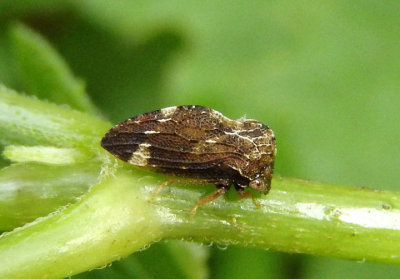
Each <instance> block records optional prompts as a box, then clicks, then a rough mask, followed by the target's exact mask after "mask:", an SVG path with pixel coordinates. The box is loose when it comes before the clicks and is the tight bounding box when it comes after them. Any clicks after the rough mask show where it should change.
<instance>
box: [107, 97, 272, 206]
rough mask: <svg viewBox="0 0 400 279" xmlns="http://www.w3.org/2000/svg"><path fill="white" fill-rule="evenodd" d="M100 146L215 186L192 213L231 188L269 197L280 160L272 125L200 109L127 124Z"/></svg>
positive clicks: (135, 161) (176, 109) (187, 108)
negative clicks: (275, 163) (251, 190)
mask: <svg viewBox="0 0 400 279" xmlns="http://www.w3.org/2000/svg"><path fill="white" fill-rule="evenodd" d="M101 146H102V147H103V148H105V149H106V150H107V151H109V152H110V153H111V154H113V155H114V156H116V157H118V158H119V159H121V160H123V161H126V162H128V163H130V164H132V165H135V166H138V167H143V168H148V169H151V170H153V171H156V172H161V173H167V174H172V175H175V176H178V177H179V176H180V177H186V178H192V179H195V182H194V183H196V184H215V186H216V187H217V190H216V191H215V192H214V193H213V194H211V195H209V196H207V197H204V198H202V199H200V200H199V201H198V202H197V204H196V205H195V207H194V208H193V210H192V214H194V212H195V210H196V209H197V207H198V206H200V205H202V204H205V203H207V202H209V201H212V200H214V199H216V198H218V197H219V196H220V195H223V194H224V193H226V191H227V190H228V189H229V188H230V187H231V186H232V185H233V186H234V187H235V189H236V190H237V192H238V194H239V196H246V194H245V193H243V190H244V189H245V188H247V187H249V188H251V189H253V190H256V191H259V192H263V193H264V194H267V193H268V192H269V190H270V188H271V178H272V173H273V168H274V159H275V155H276V142H275V136H274V133H273V131H272V130H271V129H270V128H269V127H268V126H266V125H264V124H262V123H260V122H258V121H256V120H251V119H242V118H241V119H238V120H231V119H229V118H227V117H225V116H224V115H222V114H221V113H220V112H218V111H215V110H213V109H210V108H208V107H203V106H196V105H189V106H176V107H168V108H164V109H160V110H156V111H152V112H148V113H145V114H140V115H137V116H135V117H133V118H130V119H128V120H125V121H124V122H121V123H120V124H118V125H116V126H114V127H113V128H112V129H111V130H110V131H109V132H108V133H107V134H106V135H105V136H104V137H103V139H102V141H101ZM196 181H197V182H198V183H197V182H196ZM192 183H193V182H192ZM165 185H166V184H165ZM247 194H248V193H247Z"/></svg>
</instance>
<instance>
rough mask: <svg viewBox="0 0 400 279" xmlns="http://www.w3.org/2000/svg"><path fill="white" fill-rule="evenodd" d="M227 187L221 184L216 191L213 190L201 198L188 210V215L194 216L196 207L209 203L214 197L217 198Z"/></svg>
mask: <svg viewBox="0 0 400 279" xmlns="http://www.w3.org/2000/svg"><path fill="white" fill-rule="evenodd" d="M228 189H229V187H226V186H223V187H221V188H218V189H217V191H215V192H213V193H212V194H210V195H208V196H205V197H204V198H201V199H200V200H199V201H198V202H196V204H195V205H194V206H193V208H192V210H190V216H192V217H193V216H194V215H195V214H196V210H197V208H199V206H202V205H204V204H206V203H209V202H211V201H213V200H215V199H217V198H218V197H219V196H222V195H223V194H225V193H226V192H227V191H228Z"/></svg>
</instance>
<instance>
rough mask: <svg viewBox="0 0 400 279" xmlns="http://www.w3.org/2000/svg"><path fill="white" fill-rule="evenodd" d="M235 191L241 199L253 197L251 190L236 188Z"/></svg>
mask: <svg viewBox="0 0 400 279" xmlns="http://www.w3.org/2000/svg"><path fill="white" fill-rule="evenodd" d="M236 193H237V195H238V196H239V198H241V199H248V198H253V194H252V193H251V192H245V191H244V190H243V188H236Z"/></svg>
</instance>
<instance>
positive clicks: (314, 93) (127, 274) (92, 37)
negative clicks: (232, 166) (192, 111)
mask: <svg viewBox="0 0 400 279" xmlns="http://www.w3.org/2000/svg"><path fill="white" fill-rule="evenodd" d="M49 2H50V1H44V0H37V1H28V0H16V1H1V2H0V82H1V83H4V84H5V85H7V86H9V87H11V88H14V89H17V90H19V91H29V88H27V86H26V84H24V82H23V78H22V77H21V74H20V71H19V69H18V64H17V63H16V59H15V56H13V55H14V51H13V45H12V43H11V42H10V38H9V32H8V28H9V25H10V23H13V22H15V21H22V22H24V23H25V24H27V25H28V26H30V27H31V28H32V29H34V30H36V31H37V32H40V33H41V34H42V35H43V36H44V37H45V38H46V39H48V40H49V41H50V42H51V43H52V44H53V46H55V48H56V49H57V50H58V51H59V52H60V54H61V55H62V56H63V57H64V58H65V60H66V61H67V63H68V64H69V65H70V67H71V68H72V70H73V71H74V73H75V74H76V75H78V76H79V77H80V78H81V79H82V80H83V81H84V82H85V83H86V88H87V91H88V93H89V94H90V96H91V98H92V100H93V102H94V103H95V104H96V105H97V106H98V107H99V108H100V109H101V111H102V112H103V113H104V115H105V116H106V117H107V118H108V119H110V120H111V121H112V122H113V123H117V122H119V121H122V120H124V119H126V118H128V117H131V116H134V115H136V114H139V113H143V112H147V111H151V110H155V109H158V108H161V107H166V106H175V105H182V104H200V105H206V106H210V107H212V108H215V109H217V110H219V111H221V112H223V113H224V114H225V115H226V116H228V117H231V118H239V117H241V116H243V115H246V117H248V118H255V119H257V120H259V121H261V122H264V123H265V124H268V125H270V126H271V128H272V129H273V130H274V131H275V133H276V137H277V144H278V156H277V159H276V173H277V174H279V175H282V176H291V177H298V178H303V179H312V180H319V181H324V182H332V183H338V184H343V185H354V186H365V187H373V188H378V189H387V190H398V189H399V183H398V180H399V179H398V177H399V165H400V148H399V142H400V141H399V139H400V129H399V123H400V59H399V58H400V28H399V26H400V17H399V11H400V2H398V1H384V2H383V1H357V0H356V1H343V0H342V1H334V2H328V1H326V2H324V1H323V2H314V1H288V2H281V1H261V0H260V1H256V0H254V1H240V0H236V1H225V0H221V1H208V0H205V1H154V0H151V1H123V0H114V1H105V0H85V1H73V0H70V1H51V3H49ZM272 187H273V185H272ZM187 245H189V246H187ZM192 245H193V244H183V243H180V242H176V241H172V242H165V243H158V244H155V245H153V246H151V247H150V248H149V249H147V250H144V251H142V252H138V253H136V254H134V255H132V256H130V257H129V258H127V259H125V260H122V261H120V262H117V263H114V264H113V265H112V266H111V267H107V268H104V269H101V270H95V271H92V272H88V273H85V274H82V275H78V276H76V277H74V278H82V279H83V278H206V277H207V276H208V277H209V278H231V279H234V278H307V279H308V278H398V276H399V274H400V267H397V266H388V265H383V264H375V263H357V262H351V261H343V260H336V259H328V258H317V257H311V256H303V255H287V254H282V253H278V252H270V251H262V250H257V249H247V248H239V247H218V246H216V245H211V246H210V247H209V248H208V247H207V248H204V249H196V247H192ZM180 246H182V247H183V246H185V247H184V249H181V248H182V247H180ZM188 247H189V249H188ZM190 247H192V248H193V250H190ZM182 251H186V252H187V253H190V251H192V252H193V254H194V257H193V255H192V257H191V258H190V257H189V258H190V259H194V258H195V257H198V260H197V261H196V262H194V261H192V260H190V261H189V260H188V258H185V255H184V253H183V252H182ZM200 251H201V253H203V254H201V255H198V253H199V252H200ZM193 269H195V270H199V271H198V272H197V273H196V274H195V275H196V276H194V277H193V274H191V272H190V270H193ZM188 270H189V271H188Z"/></svg>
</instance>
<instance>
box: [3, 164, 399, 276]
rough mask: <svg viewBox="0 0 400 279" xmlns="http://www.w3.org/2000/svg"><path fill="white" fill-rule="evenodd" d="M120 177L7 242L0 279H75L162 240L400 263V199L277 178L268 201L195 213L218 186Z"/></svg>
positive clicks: (223, 201)
mask: <svg viewBox="0 0 400 279" xmlns="http://www.w3.org/2000/svg"><path fill="white" fill-rule="evenodd" d="M160 182H161V180H158V179H155V178H154V177H153V176H144V174H143V173H142V172H131V171H128V172H127V171H125V170H124V169H120V171H119V172H118V174H117V175H116V177H110V178H109V179H107V180H105V181H104V182H103V183H101V184H100V185H98V186H96V187H95V188H94V189H93V190H92V191H91V192H89V193H88V194H87V195H86V196H84V197H83V199H82V200H81V201H80V202H78V203H76V204H74V205H72V206H70V207H69V208H67V209H66V210H64V211H62V212H58V213H57V214H55V215H52V216H50V217H47V218H45V219H42V220H40V221H38V222H34V223H33V224H31V225H29V226H26V227H23V228H21V229H18V230H15V231H13V232H10V233H7V234H5V235H3V236H2V238H1V241H0V257H1V258H2V259H3V260H2V261H1V262H0V277H1V278H6V277H12V278H26V277H27V276H28V277H30V278H40V277H45V276H50V277H53V278H57V277H62V276H68V275H72V274H76V273H79V272H81V271H84V270H88V269H92V268H94V267H96V266H102V265H105V264H107V263H109V262H111V261H113V260H116V259H118V258H120V257H124V256H126V255H128V254H130V253H132V252H134V251H137V250H138V249H141V248H143V247H145V246H147V245H149V244H151V243H152V242H154V241H157V240H159V239H182V238H185V239H189V240H190V239H192V240H195V241H198V242H216V243H221V244H235V245H242V246H254V247H260V248H265V249H274V250H279V251H287V252H295V253H297V252H299V253H308V254H314V255H327V256H333V257H341V258H347V259H355V260H367V261H379V262H385V263H400V257H399V255H400V252H399V251H400V245H399V244H397V243H400V223H399V220H400V211H399V209H398V208H399V207H400V202H399V200H400V194H398V193H393V192H382V191H374V190H369V189H361V188H350V187H343V186H335V185H331V184H324V183H316V182H309V181H302V180H294V179H283V178H276V179H274V180H273V184H272V185H273V189H272V190H271V192H270V194H268V195H267V196H263V195H261V196H259V197H257V199H256V200H255V201H252V200H251V199H244V200H240V199H238V198H237V197H236V194H235V193H234V190H231V191H230V193H228V194H227V195H226V196H224V197H221V198H219V199H217V200H216V201H214V202H212V203H209V204H207V205H205V206H203V207H201V208H199V209H198V211H197V214H196V215H195V216H194V217H190V215H189V212H190V209H191V208H192V206H193V205H194V203H195V202H196V201H197V200H198V199H199V198H200V197H201V196H202V195H204V194H206V193H209V192H210V191H212V190H213V187H212V186H172V187H169V188H166V189H163V190H162V191H161V192H160V193H159V194H158V195H156V196H154V195H152V194H151V191H152V190H154V189H155V188H156V187H157V186H158V185H159V183H160Z"/></svg>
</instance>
